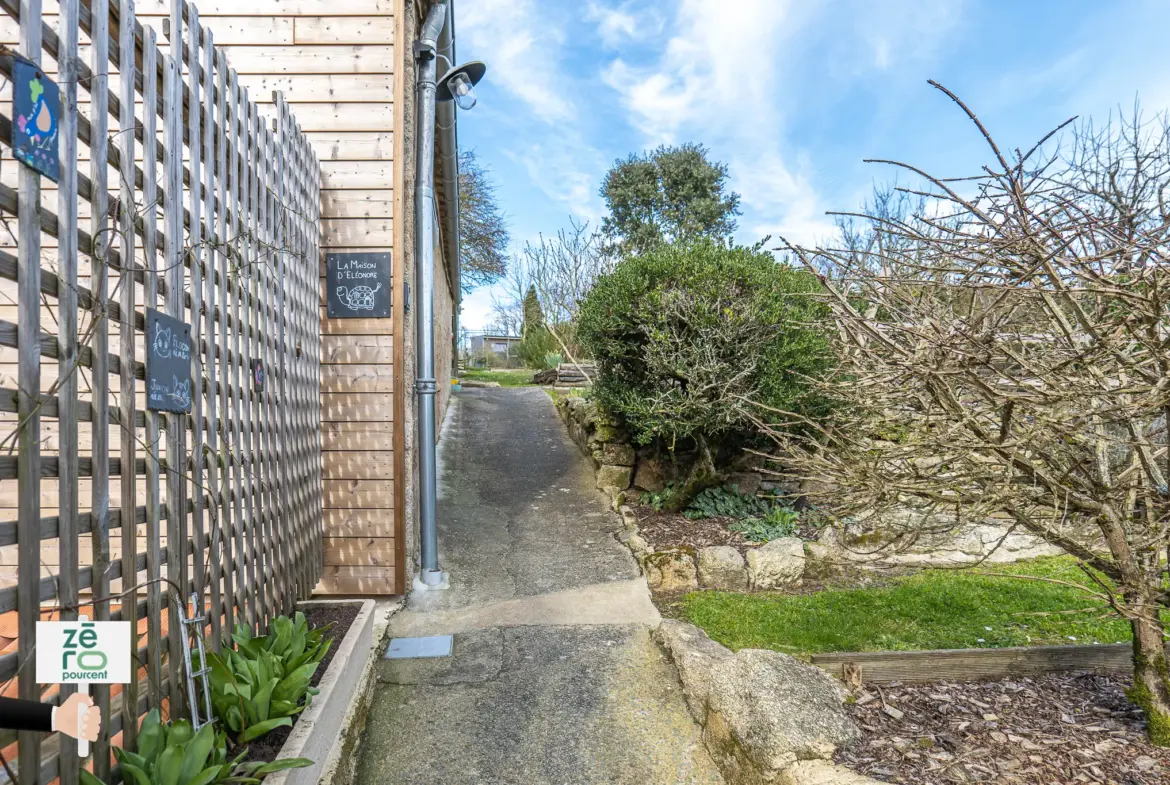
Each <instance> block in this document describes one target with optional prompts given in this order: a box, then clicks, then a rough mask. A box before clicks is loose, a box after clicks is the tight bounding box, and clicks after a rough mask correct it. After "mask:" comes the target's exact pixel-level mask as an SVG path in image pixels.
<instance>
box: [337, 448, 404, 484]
mask: <svg viewBox="0 0 1170 785" xmlns="http://www.w3.org/2000/svg"><path fill="white" fill-rule="evenodd" d="M323 459H324V472H325V479H327V480H393V479H394V452H393V451H392V450H381V451H375V452H370V451H366V452H326V453H323Z"/></svg>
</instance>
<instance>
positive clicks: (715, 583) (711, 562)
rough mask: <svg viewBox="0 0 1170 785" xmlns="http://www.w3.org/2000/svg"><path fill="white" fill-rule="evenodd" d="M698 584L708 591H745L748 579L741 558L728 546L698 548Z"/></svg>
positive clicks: (737, 552)
mask: <svg viewBox="0 0 1170 785" xmlns="http://www.w3.org/2000/svg"><path fill="white" fill-rule="evenodd" d="M699 582H700V583H702V584H703V585H704V586H706V587H707V588H709V589H720V590H722V591H746V590H747V587H748V578H747V568H746V566H745V564H744V560H743V557H742V556H740V555H739V551H737V550H736V549H735V548H733V547H731V546H730V545H710V546H708V547H706V548H700V549H699Z"/></svg>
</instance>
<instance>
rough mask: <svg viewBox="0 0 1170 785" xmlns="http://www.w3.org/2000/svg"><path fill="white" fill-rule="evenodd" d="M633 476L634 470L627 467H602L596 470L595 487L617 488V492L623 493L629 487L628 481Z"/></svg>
mask: <svg viewBox="0 0 1170 785" xmlns="http://www.w3.org/2000/svg"><path fill="white" fill-rule="evenodd" d="M633 474H634V470H633V469H631V468H630V467H629V466H608V465H603V466H601V468H599V469H598V470H597V487H598V488H617V489H618V490H619V491H624V490H625V489H626V488H629V487H630V479H631V477H632V476H633Z"/></svg>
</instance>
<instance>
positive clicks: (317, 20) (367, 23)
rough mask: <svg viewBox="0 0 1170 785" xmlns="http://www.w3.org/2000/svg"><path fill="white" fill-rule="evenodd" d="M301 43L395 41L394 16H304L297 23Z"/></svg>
mask: <svg viewBox="0 0 1170 785" xmlns="http://www.w3.org/2000/svg"><path fill="white" fill-rule="evenodd" d="M293 30H294V33H293V35H294V43H297V44H387V43H390V44H392V43H394V19H393V18H392V17H388V16H383V17H366V18H362V17H348V18H347V17H336V16H302V17H298V18H297V19H296V20H295V22H294V25H293Z"/></svg>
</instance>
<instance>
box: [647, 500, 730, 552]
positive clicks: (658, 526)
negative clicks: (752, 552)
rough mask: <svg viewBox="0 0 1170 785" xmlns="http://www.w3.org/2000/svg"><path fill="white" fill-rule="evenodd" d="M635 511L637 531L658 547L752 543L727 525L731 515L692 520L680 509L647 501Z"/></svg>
mask: <svg viewBox="0 0 1170 785" xmlns="http://www.w3.org/2000/svg"><path fill="white" fill-rule="evenodd" d="M634 511H635V512H636V513H637V515H638V533H639V534H641V535H642V537H643V539H645V540H646V542H647V543H649V544H650V547H651V549H653V550H656V551H661V550H665V549H667V548H679V547H684V546H689V547H691V548H694V549H695V550H698V549H699V548H706V547H707V546H708V545H731V546H732V547H735V548H738V549H739V550H740V551H745V550H747V549H748V548H751V547H753V544H752V543H750V542H748V541H747V540H745V539H744V538H743V535H742V534H740V533H739V532H733V531H730V530H729V529H728V528H727V526H728V524H730V523H732V519H731V518H701V519H699V520H696V521H692V520H690V519H689V518H687V517H686V516H685V515H683V514H682V513H681V512H659V511H657V510H655V509H654V508H653V507H647V506H645V505H639V506H638V507H636V508H635V510H634Z"/></svg>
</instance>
